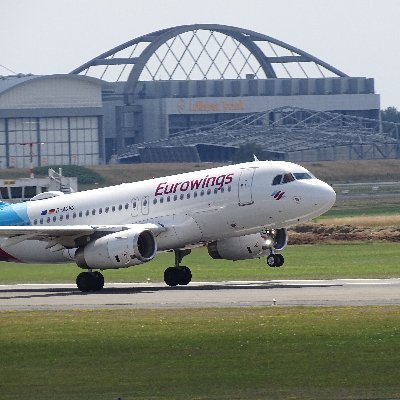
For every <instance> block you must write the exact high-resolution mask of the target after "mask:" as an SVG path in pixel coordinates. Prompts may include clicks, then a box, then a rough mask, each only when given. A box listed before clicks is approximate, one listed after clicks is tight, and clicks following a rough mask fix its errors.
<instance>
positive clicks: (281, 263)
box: [275, 254, 285, 267]
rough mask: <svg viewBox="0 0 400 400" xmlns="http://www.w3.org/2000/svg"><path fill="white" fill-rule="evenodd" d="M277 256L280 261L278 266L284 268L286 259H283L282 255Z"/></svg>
mask: <svg viewBox="0 0 400 400" xmlns="http://www.w3.org/2000/svg"><path fill="white" fill-rule="evenodd" d="M275 256H276V257H277V259H278V264H277V265H276V266H277V267H282V265H283V264H284V263H285V259H284V258H283V255H282V254H275Z"/></svg>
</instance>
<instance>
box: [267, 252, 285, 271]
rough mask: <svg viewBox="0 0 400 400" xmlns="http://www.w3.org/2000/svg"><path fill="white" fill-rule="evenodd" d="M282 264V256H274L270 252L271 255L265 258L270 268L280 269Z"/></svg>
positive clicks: (283, 260)
mask: <svg viewBox="0 0 400 400" xmlns="http://www.w3.org/2000/svg"><path fill="white" fill-rule="evenodd" d="M284 262H285V259H284V258H283V255H282V254H275V253H272V252H271V254H270V255H269V256H268V257H267V264H268V266H270V267H271V268H274V267H282V265H283V263H284Z"/></svg>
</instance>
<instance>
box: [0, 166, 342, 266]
mask: <svg viewBox="0 0 400 400" xmlns="http://www.w3.org/2000/svg"><path fill="white" fill-rule="evenodd" d="M285 174H289V175H290V174H291V175H292V177H293V176H296V174H297V176H298V177H299V179H294V180H289V181H287V182H283V181H284V178H283V179H282V182H280V183H278V184H277V183H276V182H275V184H273V181H274V178H276V177H277V176H279V175H281V176H282V177H284V176H285ZM334 201H335V193H334V191H333V190H332V188H331V187H330V186H329V185H327V184H326V183H324V182H322V181H320V180H318V179H316V178H314V177H313V176H312V175H311V174H310V173H309V172H308V171H307V170H306V169H305V168H303V167H301V166H299V165H297V164H292V163H287V162H267V161H255V162H251V163H244V164H238V165H229V166H225V167H220V168H213V169H209V170H203V171H197V172H192V173H185V174H179V175H173V176H168V177H163V178H156V179H150V180H146V181H142V182H135V183H127V184H121V185H118V186H112V187H106V188H100V189H95V190H89V191H84V192H78V193H72V194H68V195H62V196H57V197H53V198H50V199H45V200H38V201H30V202H27V203H25V204H26V205H27V209H26V213H27V216H28V221H26V223H25V224H26V225H31V226H32V227H38V228H40V227H44V226H53V227H57V226H65V225H69V226H76V225H96V226H98V225H127V224H149V223H151V224H157V225H159V226H161V227H165V230H164V231H160V232H157V233H156V241H157V248H158V250H160V251H164V250H169V249H178V248H184V247H188V246H193V245H197V244H199V243H203V242H210V241H214V240H218V239H221V238H227V237H233V236H243V235H248V234H253V233H258V232H260V231H261V230H263V229H266V228H268V229H274V228H286V227H289V226H291V225H295V224H298V223H302V222H304V221H308V220H310V219H312V218H314V217H317V216H319V215H321V214H322V213H324V212H326V211H327V210H328V209H329V208H330V207H331V206H332V205H333V203H334ZM0 240H1V239H0ZM3 240H4V239H3ZM1 243H2V242H0V250H1ZM47 247H48V246H47ZM5 251H6V252H7V254H10V255H11V256H12V257H15V259H18V260H20V261H24V262H51V263H54V262H65V261H67V260H68V257H69V255H70V254H72V253H71V252H67V253H66V252H65V251H58V252H54V251H51V250H49V249H46V242H43V241H39V240H26V241H23V242H21V243H17V244H15V245H13V246H7V248H6V249H5Z"/></svg>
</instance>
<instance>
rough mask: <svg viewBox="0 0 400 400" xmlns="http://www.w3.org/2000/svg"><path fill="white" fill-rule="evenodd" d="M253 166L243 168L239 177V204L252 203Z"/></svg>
mask: <svg viewBox="0 0 400 400" xmlns="http://www.w3.org/2000/svg"><path fill="white" fill-rule="evenodd" d="M255 171H256V170H255V168H243V169H242V170H241V173H240V177H239V188H238V194H239V206H247V205H249V204H253V202H254V201H253V178H254V172H255Z"/></svg>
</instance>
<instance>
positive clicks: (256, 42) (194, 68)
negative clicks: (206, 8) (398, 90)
mask: <svg viewBox="0 0 400 400" xmlns="http://www.w3.org/2000/svg"><path fill="white" fill-rule="evenodd" d="M71 73H72V74H84V75H89V76H95V77H97V78H101V79H105V80H108V81H110V82H126V83H125V87H124V94H125V95H127V97H126V98H127V99H128V103H131V102H133V96H134V95H135V90H136V85H137V83H138V82H139V81H154V80H203V79H244V78H246V77H247V78H249V77H251V78H255V79H266V78H298V77H329V76H339V77H345V76H347V75H346V74H345V73H343V72H341V71H339V70H338V69H336V68H334V67H333V66H331V65H329V64H327V63H325V62H324V61H322V60H320V59H318V58H316V57H314V56H312V55H310V54H308V53H306V52H305V51H303V50H300V49H298V48H296V47H294V46H291V45H289V44H287V43H284V42H282V41H280V40H277V39H274V38H272V37H270V36H266V35H263V34H261V33H257V32H253V31H250V30H245V29H240V28H236V27H232V26H225V25H215V24H196V25H183V26H178V27H171V28H167V29H163V30H160V31H157V32H153V33H149V34H147V35H144V36H140V37H138V38H135V39H133V40H130V41H129V42H126V43H124V44H121V45H120V46H117V47H115V48H113V49H111V50H109V51H107V52H105V53H103V54H101V55H99V56H97V57H95V58H94V59H92V60H90V61H89V62H87V63H85V64H83V65H81V66H80V67H78V68H76V69H75V70H74V71H72V72H71Z"/></svg>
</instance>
